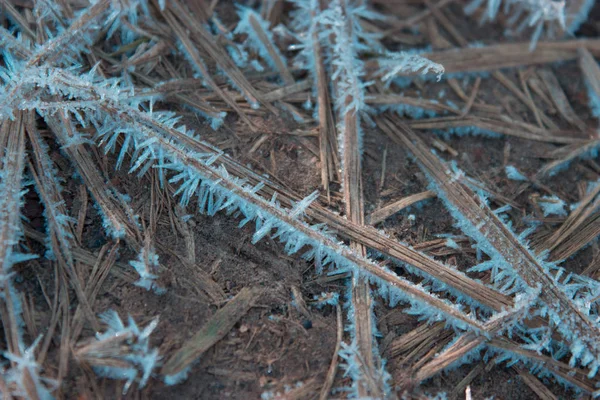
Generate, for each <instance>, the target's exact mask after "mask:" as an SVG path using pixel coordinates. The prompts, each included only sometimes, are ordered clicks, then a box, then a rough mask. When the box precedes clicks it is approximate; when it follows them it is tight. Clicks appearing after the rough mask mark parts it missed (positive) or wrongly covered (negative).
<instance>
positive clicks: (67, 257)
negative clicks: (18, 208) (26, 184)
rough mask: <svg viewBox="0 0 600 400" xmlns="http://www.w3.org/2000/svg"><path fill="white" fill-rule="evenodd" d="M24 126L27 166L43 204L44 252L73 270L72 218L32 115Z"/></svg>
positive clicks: (46, 148)
mask: <svg viewBox="0 0 600 400" xmlns="http://www.w3.org/2000/svg"><path fill="white" fill-rule="evenodd" d="M26 123H27V136H28V138H29V143H30V144H31V148H32V150H33V152H32V159H33V163H32V164H30V167H29V168H30V170H31V172H32V175H33V178H34V181H35V184H36V188H37V190H38V193H39V195H40V199H41V200H42V202H43V203H44V207H45V211H44V215H45V218H46V224H47V225H48V243H47V247H48V249H47V250H48V251H52V256H54V257H56V258H57V259H58V261H59V264H61V265H67V266H68V268H74V263H73V255H72V254H71V247H72V245H73V238H74V235H73V226H72V222H73V220H72V218H70V217H69V216H68V214H67V210H66V208H65V204H64V199H63V198H62V196H61V190H62V189H61V187H60V184H59V181H58V176H57V175H56V171H55V169H54V166H53V164H52V160H51V159H50V157H49V156H48V151H49V149H48V147H47V146H46V144H45V143H44V141H43V139H42V136H41V135H40V132H39V131H38V130H37V128H36V127H35V120H34V119H33V115H31V118H29V120H28V121H26Z"/></svg>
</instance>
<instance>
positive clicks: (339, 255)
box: [102, 104, 482, 331]
mask: <svg viewBox="0 0 600 400" xmlns="http://www.w3.org/2000/svg"><path fill="white" fill-rule="evenodd" d="M102 108H103V109H104V111H105V112H106V113H107V114H108V115H118V116H119V117H120V118H121V121H122V122H124V123H126V124H128V125H130V126H132V127H135V128H136V129H137V130H138V134H137V135H138V137H139V139H140V140H139V141H140V143H144V142H146V143H153V144H154V145H156V146H157V147H160V148H161V149H162V151H164V153H165V154H166V155H168V157H169V158H171V159H172V160H176V161H177V163H178V164H181V165H182V166H185V167H186V168H189V169H190V170H191V171H194V173H197V174H199V176H200V177H201V179H202V180H205V181H206V182H207V184H208V185H213V187H215V188H219V190H222V191H223V192H224V193H228V195H227V196H228V197H229V198H230V200H236V201H238V202H239V204H243V205H244V207H252V208H256V209H257V210H261V214H262V213H264V215H265V216H268V219H269V220H271V221H273V222H272V223H276V225H275V226H273V225H271V226H273V228H275V227H277V226H280V227H281V229H283V230H284V231H286V232H290V233H291V232H294V234H295V235H300V236H299V237H301V238H304V239H303V240H305V241H306V245H308V246H310V247H312V248H313V249H315V250H318V252H323V253H322V255H323V256H327V258H328V259H329V260H331V261H332V262H335V263H336V264H339V265H343V266H346V268H350V269H351V270H354V271H357V272H358V271H360V272H361V273H364V274H366V275H367V276H369V277H370V279H373V280H375V281H377V282H379V283H380V286H383V287H384V289H387V288H389V289H393V291H396V290H399V291H400V292H402V293H403V296H405V298H406V299H407V300H408V299H410V300H408V301H409V302H411V304H413V302H414V304H427V305H428V306H430V307H432V312H434V313H441V314H443V315H445V318H447V319H449V320H450V321H452V322H455V323H459V324H460V325H461V326H464V327H467V328H468V329H472V330H475V331H480V328H481V327H482V325H481V323H480V322H478V321H476V320H474V319H472V318H471V317H469V316H467V315H466V314H464V313H463V312H462V311H459V310H458V309H457V308H456V307H454V306H451V305H450V304H449V303H448V302H446V301H444V300H441V299H440V298H438V297H436V296H434V295H432V294H430V293H428V292H426V291H424V290H422V289H421V288H420V287H419V286H416V285H414V284H412V283H410V282H408V281H406V280H404V279H402V278H400V277H399V276H397V275H396V274H394V273H393V272H391V271H389V270H387V269H385V268H383V267H381V266H379V265H377V264H375V263H374V262H372V261H370V260H368V259H367V258H365V257H362V256H360V255H358V254H356V253H355V252H354V251H353V250H351V249H350V248H348V247H347V246H345V245H343V244H342V243H340V242H337V241H336V240H334V239H333V238H331V237H330V236H328V235H325V234H323V233H322V232H320V231H319V230H317V229H314V228H313V227H311V226H310V225H308V224H306V223H304V222H303V221H301V220H299V219H298V218H296V217H295V216H294V215H291V214H290V212H289V210H284V209H282V208H280V207H277V206H275V205H274V204H273V203H271V202H269V201H267V200H265V199H263V198H262V197H260V196H258V195H256V194H255V193H254V191H250V190H248V189H247V188H245V187H244V186H241V185H240V184H239V183H237V181H236V180H235V179H233V178H232V177H231V176H230V175H229V174H228V173H227V172H226V171H225V170H224V169H222V168H218V167H216V166H215V165H214V164H213V163H214V161H212V162H210V163H209V162H203V161H202V160H201V159H200V158H199V157H198V154H197V153H192V154H190V153H188V152H187V151H185V150H184V149H183V148H181V146H180V145H178V144H177V143H174V142H172V141H171V140H168V139H165V138H164V137H163V136H162V135H161V134H159V133H158V132H165V133H167V134H168V135H169V136H171V137H181V135H183V134H182V133H181V132H179V131H178V130H176V129H174V128H170V127H167V126H162V125H161V124H160V123H159V122H157V121H156V120H154V119H153V118H151V117H150V116H148V115H147V114H145V113H142V112H139V111H137V110H135V109H133V108H129V109H128V108H127V107H125V106H123V108H121V109H116V108H114V106H111V105H109V104H106V105H103V106H102ZM183 136H185V135H183ZM207 148H208V146H207ZM215 157H218V153H215V154H213V155H212V156H211V158H213V159H214V158H215ZM265 218H266V217H265ZM262 230H263V229H261V231H262ZM265 233H268V231H265ZM259 237H262V236H259ZM336 260H337V261H336ZM433 310H436V311H433ZM424 311H425V310H424Z"/></svg>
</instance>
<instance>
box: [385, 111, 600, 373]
mask: <svg viewBox="0 0 600 400" xmlns="http://www.w3.org/2000/svg"><path fill="white" fill-rule="evenodd" d="M378 123H379V126H380V127H381V128H382V129H383V130H384V132H385V133H386V134H388V135H389V136H390V137H391V138H392V139H393V140H395V141H397V142H398V143H399V144H401V145H403V146H404V147H405V148H406V149H407V150H408V151H410V152H411V153H412V154H413V155H414V156H415V157H416V158H417V160H418V161H419V165H420V166H421V168H422V169H423V170H424V171H425V172H426V173H427V175H428V176H429V179H430V180H431V182H432V186H433V187H434V190H435V191H437V193H438V196H439V197H441V198H443V199H444V202H445V204H446V207H447V208H448V209H449V211H450V212H451V214H452V215H453V217H454V218H455V219H456V220H457V221H458V222H459V226H460V228H461V229H462V230H463V231H464V232H465V233H467V234H469V235H470V236H472V237H473V238H474V239H475V240H476V241H477V242H478V245H479V246H480V248H481V249H482V250H483V251H484V252H485V253H486V254H488V255H490V257H491V258H492V262H494V263H499V262H500V263H502V262H504V263H506V266H505V267H504V268H506V270H505V272H504V276H505V277H506V278H507V279H508V280H509V282H513V283H512V285H516V286H515V288H519V287H521V290H529V291H531V290H537V291H539V299H540V300H541V304H540V305H539V307H540V310H539V311H538V312H539V313H541V315H542V316H545V315H547V316H548V317H549V319H550V321H551V324H552V326H553V327H556V329H557V330H558V331H559V332H560V333H561V334H562V336H563V337H564V339H565V340H566V341H567V342H568V343H569V346H570V349H571V352H572V354H573V360H576V359H579V360H580V362H581V363H582V364H583V366H588V367H589V368H590V371H591V374H592V375H594V374H595V371H596V369H597V368H598V366H599V364H600V347H599V345H600V329H598V326H597V325H596V324H595V323H594V322H593V321H592V320H591V317H590V316H589V315H587V314H586V313H585V312H584V311H583V310H582V309H580V307H579V306H578V305H577V304H576V303H575V302H574V301H573V300H572V299H571V297H569V296H568V295H567V294H566V293H565V291H564V290H565V286H563V285H561V284H560V283H559V281H558V280H557V279H558V275H557V277H554V276H552V275H551V274H552V270H551V268H552V266H549V265H548V263H546V262H545V261H543V260H540V259H539V258H538V257H537V256H536V255H535V254H533V253H532V252H531V251H530V250H529V249H528V248H527V247H526V246H525V245H524V244H523V242H522V240H521V239H520V238H519V237H517V236H516V235H515V234H514V233H513V232H512V231H511V230H510V229H509V228H508V227H507V226H506V225H505V224H504V223H503V222H502V221H501V220H500V219H499V218H498V216H497V215H496V214H495V213H494V212H493V211H492V210H491V209H490V208H489V206H488V205H487V204H486V203H485V202H484V201H483V200H481V199H480V198H479V196H478V195H477V194H475V193H474V192H473V191H472V190H471V189H470V188H468V187H467V186H465V185H463V184H461V183H460V181H459V180H458V179H457V177H456V176H455V175H456V172H455V173H454V175H453V173H452V172H451V170H450V169H449V167H448V166H446V165H445V164H443V163H442V162H441V161H440V159H439V158H438V157H436V156H435V155H433V154H432V153H431V152H430V151H429V149H428V148H427V147H426V146H425V144H424V143H423V142H422V140H421V139H420V138H419V137H418V136H416V135H415V134H414V132H413V131H412V130H411V129H410V128H409V127H408V126H407V125H406V124H404V123H403V122H402V121H399V120H398V119H393V120H392V119H386V120H379V121H378ZM520 282H522V284H524V286H522V284H521V283H520ZM534 302H535V298H534V299H533V302H532V303H531V305H533V303H534Z"/></svg>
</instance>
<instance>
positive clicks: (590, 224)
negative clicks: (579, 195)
mask: <svg viewBox="0 0 600 400" xmlns="http://www.w3.org/2000/svg"><path fill="white" fill-rule="evenodd" d="M598 235H600V213H595V214H592V215H591V216H589V217H588V218H586V219H584V220H583V222H582V223H581V224H580V225H578V226H577V229H574V230H573V233H572V234H571V235H568V236H564V237H563V236H561V237H560V238H559V239H557V240H560V244H559V245H557V246H554V249H553V250H552V252H551V253H550V254H551V256H552V259H554V260H566V259H568V258H569V257H571V256H572V255H574V254H575V253H577V252H578V251H579V250H581V249H582V248H584V247H585V246H587V245H588V244H589V243H590V242H592V241H593V240H594V239H596V238H597V237H598Z"/></svg>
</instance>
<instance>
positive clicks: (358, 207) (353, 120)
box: [318, 0, 390, 398]
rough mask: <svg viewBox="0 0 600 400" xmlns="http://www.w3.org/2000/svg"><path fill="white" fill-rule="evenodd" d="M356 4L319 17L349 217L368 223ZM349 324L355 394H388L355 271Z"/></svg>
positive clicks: (367, 301) (332, 7) (347, 356)
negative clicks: (329, 78)
mask: <svg viewBox="0 0 600 400" xmlns="http://www.w3.org/2000/svg"><path fill="white" fill-rule="evenodd" d="M354 17H355V15H354V14H353V12H352V6H350V5H349V4H348V2H347V1H346V0H334V1H332V2H331V3H330V4H329V8H328V9H326V10H325V11H323V12H322V13H321V14H320V15H319V17H318V18H319V23H320V24H321V25H323V26H324V27H325V29H324V32H323V35H324V36H325V35H326V37H327V38H328V41H327V43H328V45H329V49H328V50H329V53H330V56H329V60H330V62H331V63H332V65H333V73H332V80H333V81H334V91H333V93H334V99H335V104H336V109H337V111H338V121H339V123H338V127H337V129H338V142H339V149H340V153H341V154H340V159H341V161H342V162H341V165H342V192H343V195H344V208H345V213H346V216H347V218H349V219H350V220H351V221H353V222H355V223H357V224H360V225H363V224H364V200H363V190H362V161H361V154H362V138H361V127H360V114H359V112H361V111H363V109H364V106H365V105H364V84H363V82H362V81H361V76H362V75H364V67H363V64H362V61H361V60H360V58H359V54H358V50H359V49H358V47H359V46H357V43H358V41H359V38H358V36H357V35H356V32H355V31H354V27H355V26H356V27H359V26H360V24H359V23H358V22H357V21H354V20H353V18H354ZM350 246H351V248H353V249H354V250H355V251H356V252H357V253H358V254H360V255H362V256H365V255H366V254H367V249H366V248H365V247H364V246H363V245H361V244H359V243H356V242H351V244H350ZM349 293H350V295H349V297H350V300H349V302H348V304H349V311H348V319H349V320H350V324H349V325H348V330H349V331H350V337H351V341H352V344H351V345H350V346H349V347H344V350H343V351H342V352H340V356H342V358H343V359H344V360H345V361H346V364H344V365H345V366H346V368H347V371H346V373H347V374H349V375H350V377H351V379H352V382H353V384H352V387H351V390H352V391H353V394H354V396H356V397H358V398H364V397H373V398H383V397H387V396H388V395H389V391H390V388H389V386H388V385H387V384H386V380H387V379H386V378H387V377H388V376H389V375H387V374H386V372H385V370H383V369H382V368H381V366H382V364H383V362H382V360H381V356H380V355H379V352H378V349H377V342H376V340H375V338H374V331H375V330H376V328H374V326H375V324H376V322H375V318H374V314H373V309H372V307H373V299H372V294H371V288H370V287H369V282H368V280H366V279H363V278H361V277H360V276H356V275H353V276H352V279H351V284H350V289H349Z"/></svg>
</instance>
